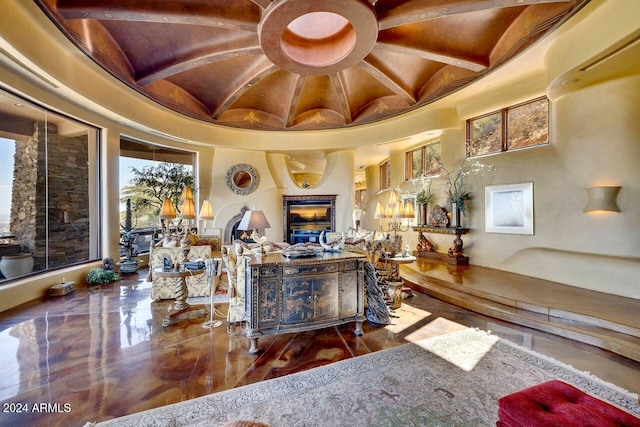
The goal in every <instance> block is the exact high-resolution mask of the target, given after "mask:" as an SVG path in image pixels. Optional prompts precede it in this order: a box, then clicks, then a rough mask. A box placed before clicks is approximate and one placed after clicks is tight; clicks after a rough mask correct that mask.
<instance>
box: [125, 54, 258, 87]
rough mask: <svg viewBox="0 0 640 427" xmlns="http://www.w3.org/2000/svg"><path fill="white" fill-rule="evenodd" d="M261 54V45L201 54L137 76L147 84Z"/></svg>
mask: <svg viewBox="0 0 640 427" xmlns="http://www.w3.org/2000/svg"><path fill="white" fill-rule="evenodd" d="M259 55H264V52H263V51H262V48H261V47H260V46H259V45H256V46H248V47H242V48H238V49H233V50H225V51H224V52H216V53H209V54H206V55H200V56H197V57H193V58H189V59H186V60H183V61H177V62H174V63H171V64H169V65H166V66H164V67H158V68H156V69H154V71H153V72H152V73H149V74H146V75H144V76H139V77H137V78H136V83H137V84H139V85H140V86H145V85H148V84H150V83H153V82H155V81H158V80H162V79H166V78H167V77H170V76H172V75H174V74H178V73H182V72H183V71H187V70H191V69H195V68H199V67H202V66H204V65H208V64H213V63H215V62H220V61H225V60H228V59H236V58H239V57H243V56H259Z"/></svg>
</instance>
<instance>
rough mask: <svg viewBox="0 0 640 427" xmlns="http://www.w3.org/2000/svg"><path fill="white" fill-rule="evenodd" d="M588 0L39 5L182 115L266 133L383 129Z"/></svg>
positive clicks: (98, 56) (58, 1)
mask: <svg viewBox="0 0 640 427" xmlns="http://www.w3.org/2000/svg"><path fill="white" fill-rule="evenodd" d="M587 1H588V0H571V1H567V0H379V1H376V0H370V1H365V0H277V1H269V0H208V1H204V0H200V1H197V0H178V1H168V0H122V1H118V2H114V1H112V0H37V1H36V2H37V3H39V4H40V6H41V7H42V9H43V10H44V11H45V12H46V13H47V14H48V15H49V16H50V17H51V19H52V20H53V21H54V22H56V23H57V25H58V27H59V28H60V29H61V30H62V31H63V32H64V33H65V34H66V35H67V36H68V37H69V38H70V39H71V40H72V41H73V42H74V43H75V44H76V45H77V46H78V47H79V48H80V49H82V51H83V52H84V53H85V54H87V55H88V56H90V57H91V58H93V60H95V62H96V63H98V64H99V65H100V66H102V67H103V68H104V69H105V70H107V71H108V72H109V73H111V74H112V75H113V76H115V77H116V78H118V79H120V80H121V81H122V82H124V83H125V84H127V85H129V86H130V87H131V88H133V89H135V90H137V91H138V92H140V93H142V94H144V95H146V96H147V97H149V98H151V99H153V100H154V101H156V102H158V103H159V104H162V105H164V106H165V107H167V108H169V109H172V110H175V111H177V112H179V113H182V114H184V115H187V116H190V117H193V118H197V119H200V120H203V121H207V122H211V123H216V124H220V125H225V126H231V127H236V128H246V129H260V130H308V129H335V128H344V127H350V126H356V125H359V124H365V123H372V122H375V121H379V120H384V119H385V118H389V117H392V116H396V115H398V114H402V113H403V112H407V111H409V110H412V109H415V108H417V107H419V106H421V105H425V104H428V103H429V102H432V101H434V100H437V99H439V98H441V97H443V96H445V95H447V94H449V93H451V92H453V91H455V90H457V89H459V88H461V87H463V86H465V85H467V84H469V83H471V82H472V81H474V80H475V79H477V78H479V77H481V76H483V75H485V74H486V73H489V72H491V71H492V70H494V69H495V68H496V67H499V66H500V65H501V64H503V63H505V62H506V61H508V60H509V59H511V58H513V57H514V56H516V55H518V54H519V53H521V52H522V51H524V50H525V49H526V48H527V47H529V46H530V45H531V44H532V43H534V42H536V41H537V40H539V39H540V38H542V37H544V36H545V35H546V34H548V33H549V32H550V31H552V30H553V29H555V28H556V27H557V26H558V25H560V24H561V23H562V22H564V21H565V20H566V19H567V18H568V17H569V16H571V15H572V14H574V13H575V12H576V11H577V10H578V9H579V8H580V7H581V6H583V5H584V4H585V3H586V2H587Z"/></svg>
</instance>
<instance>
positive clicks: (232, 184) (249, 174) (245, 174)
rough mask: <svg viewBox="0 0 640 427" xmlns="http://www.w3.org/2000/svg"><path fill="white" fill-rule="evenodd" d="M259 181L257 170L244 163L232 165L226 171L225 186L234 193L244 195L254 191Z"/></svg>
mask: <svg viewBox="0 0 640 427" xmlns="http://www.w3.org/2000/svg"><path fill="white" fill-rule="evenodd" d="M259 183H260V176H259V175H258V171H257V170H256V169H255V168H254V167H253V166H251V165H248V164H246V163H238V164H237V165H233V166H231V167H230V168H229V170H228V171H227V186H228V187H229V188H230V189H231V191H233V192H234V193H236V194H239V195H241V196H246V195H247V194H251V193H253V192H254V191H256V188H258V184H259Z"/></svg>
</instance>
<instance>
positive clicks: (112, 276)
mask: <svg viewBox="0 0 640 427" xmlns="http://www.w3.org/2000/svg"><path fill="white" fill-rule="evenodd" d="M118 280H120V275H119V274H118V273H116V272H115V271H113V270H105V269H104V268H102V267H97V268H94V269H91V270H89V272H88V273H87V283H88V284H89V286H93V285H103V284H106V283H112V282H117V281H118Z"/></svg>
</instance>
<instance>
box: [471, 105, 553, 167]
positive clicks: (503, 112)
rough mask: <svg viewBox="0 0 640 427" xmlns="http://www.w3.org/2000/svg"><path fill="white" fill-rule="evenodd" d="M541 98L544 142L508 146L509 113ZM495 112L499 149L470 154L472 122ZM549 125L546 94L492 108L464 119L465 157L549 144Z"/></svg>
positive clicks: (489, 154)
mask: <svg viewBox="0 0 640 427" xmlns="http://www.w3.org/2000/svg"><path fill="white" fill-rule="evenodd" d="M542 100H546V103H547V128H546V140H545V141H544V142H540V143H536V144H532V145H527V146H524V147H509V139H510V132H509V130H510V128H509V124H510V123H509V113H510V112H511V111H512V110H514V109H517V108H521V107H523V106H526V105H529V104H533V103H536V102H539V101H542ZM496 114H500V150H499V151H491V152H487V153H481V154H472V148H473V144H474V143H475V142H476V141H475V140H474V139H473V124H474V122H475V121H477V120H481V119H484V118H487V117H490V116H493V115H496ZM550 125H551V104H550V102H549V98H547V97H546V96H540V97H538V98H534V99H530V100H528V101H524V102H521V103H519V104H515V105H510V106H508V107H505V108H502V109H500V110H494V111H491V112H489V113H486V114H482V115H480V116H476V117H472V118H470V119H467V121H466V137H467V139H466V150H465V151H466V153H465V154H466V157H467V158H472V157H483V156H491V155H494V154H500V153H505V152H508V151H518V150H526V149H529V148H535V147H541V146H545V145H549V143H550V141H549V128H550Z"/></svg>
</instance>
